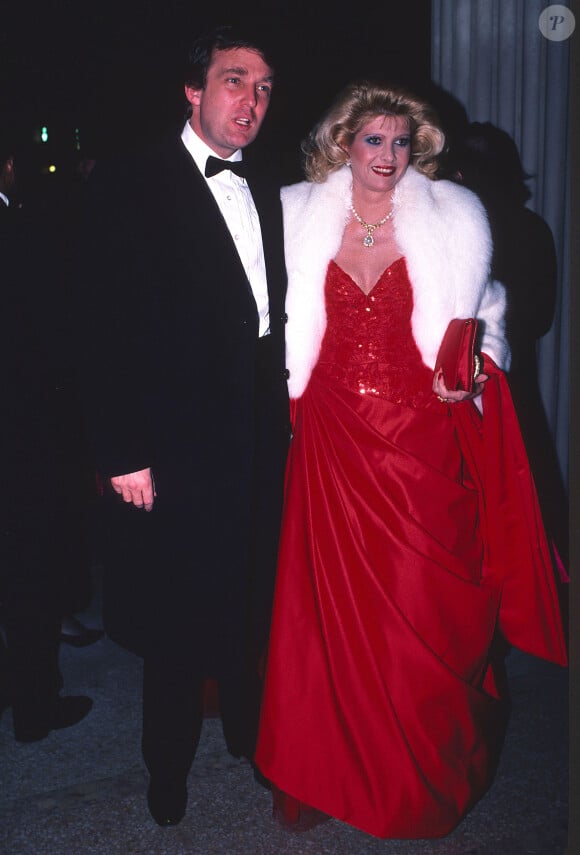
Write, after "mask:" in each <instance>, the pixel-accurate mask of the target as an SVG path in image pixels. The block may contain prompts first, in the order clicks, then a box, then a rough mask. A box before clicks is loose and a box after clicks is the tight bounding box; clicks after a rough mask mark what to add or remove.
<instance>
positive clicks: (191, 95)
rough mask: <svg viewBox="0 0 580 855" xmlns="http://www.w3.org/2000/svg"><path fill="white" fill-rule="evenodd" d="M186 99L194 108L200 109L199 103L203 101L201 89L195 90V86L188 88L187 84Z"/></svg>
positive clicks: (185, 89)
mask: <svg viewBox="0 0 580 855" xmlns="http://www.w3.org/2000/svg"><path fill="white" fill-rule="evenodd" d="M184 91H185V97H186V98H187V100H188V101H189V103H190V104H191V106H192V107H199V102H200V99H201V93H202V90H201V89H195V88H194V87H193V86H188V85H187V84H186V85H185V87H184Z"/></svg>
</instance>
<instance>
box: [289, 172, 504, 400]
mask: <svg viewBox="0 0 580 855" xmlns="http://www.w3.org/2000/svg"><path fill="white" fill-rule="evenodd" d="M351 193H352V178H351V172H350V169H349V168H348V167H346V166H345V167H341V168H340V169H339V170H337V171H336V172H333V173H331V174H330V175H329V177H328V179H327V180H326V181H325V182H324V183H322V184H315V183H310V182H301V183H299V184H294V185H292V186H290V187H285V188H283V190H282V206H283V210H284V240H285V246H286V266H287V270H288V296H287V303H286V305H287V314H288V325H287V330H286V342H287V345H286V346H287V365H288V368H289V371H290V380H289V383H288V385H289V390H290V395H291V397H293V398H296V397H299V396H300V395H301V394H302V393H303V391H304V389H305V388H306V385H307V384H308V380H309V378H310V374H311V372H312V369H313V367H314V365H315V364H316V361H317V359H318V354H319V352H320V345H321V343H322V338H323V336H324V331H325V329H326V312H325V307H324V282H325V278H326V269H327V267H328V263H329V261H330V260H331V259H332V258H334V256H335V255H336V253H337V252H338V249H339V247H340V243H341V240H342V234H343V231H344V227H345V224H346V222H347V220H348V217H349V215H350V212H349V206H350V204H351ZM393 201H394V208H395V217H394V221H393V223H394V227H395V234H396V237H397V242H398V244H399V246H400V248H401V251H402V254H403V255H404V256H405V259H406V262H407V269H408V271H409V277H410V279H411V283H412V287H413V299H414V308H413V314H412V318H411V323H412V330H413V336H414V338H415V341H416V343H417V346H418V348H419V350H420V352H421V355H422V357H423V361H424V362H425V364H426V365H429V366H430V367H433V366H434V364H435V358H436V356H437V350H438V348H439V344H440V342H441V339H442V338H443V334H444V332H445V329H446V328H447V324H448V323H449V321H450V320H451V319H452V318H456V317H480V318H481V319H482V320H483V321H485V323H484V324H483V325H482V326H483V327H484V342H483V345H482V349H484V350H485V352H486V353H488V354H489V355H490V356H491V357H492V358H493V359H494V361H495V362H496V363H497V364H498V365H500V366H503V365H504V364H505V362H506V360H507V345H506V343H505V339H504V336H503V314H504V311H505V297H504V291H503V286H501V285H499V284H498V283H496V284H494V285H492V284H491V283H490V282H489V266H490V261H491V249H492V246H491V237H490V232H489V227H488V223H487V218H486V214H485V211H484V208H483V206H482V205H481V203H480V201H479V200H478V198H477V197H476V196H475V195H474V194H473V193H471V192H470V191H469V190H467V189H466V188H464V187H460V186H459V185H457V184H454V183H453V182H450V181H430V180H429V179H428V178H426V177H425V176H424V175H421V174H419V173H418V172H416V171H415V170H414V169H413V168H412V167H410V168H409V169H408V170H407V172H406V174H405V175H404V177H403V178H402V179H401V181H400V182H399V184H398V185H397V188H396V190H395V194H394V197H393ZM482 312H483V315H484V316H483V317H482Z"/></svg>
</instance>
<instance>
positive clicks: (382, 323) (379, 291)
mask: <svg viewBox="0 0 580 855" xmlns="http://www.w3.org/2000/svg"><path fill="white" fill-rule="evenodd" d="M325 298H326V313H327V327H326V333H325V335H324V339H323V342H322V347H321V352H320V357H319V361H318V364H317V366H316V369H315V371H316V373H317V374H319V375H322V376H324V377H325V378H327V379H328V380H330V381H331V382H335V383H336V382H338V383H340V384H341V385H343V386H346V387H347V388H348V389H350V390H351V391H353V392H357V393H359V394H361V395H374V396H376V397H379V398H386V399H388V400H390V401H392V402H394V403H398V404H404V405H406V406H410V407H425V406H432V405H433V404H434V403H435V402H436V398H435V396H434V395H433V392H432V389H431V386H432V383H433V371H432V370H431V369H430V368H428V367H427V366H426V365H424V364H423V361H422V359H421V354H420V353H419V350H418V348H417V345H416V344H415V341H414V339H413V336H412V333H411V312H412V310H413V292H412V289H411V283H410V281H409V276H408V273H407V265H406V263H405V259H404V258H399V259H397V261H395V262H393V264H391V265H390V267H388V268H387V269H386V270H385V271H384V272H383V274H382V275H381V277H380V278H379V280H378V282H377V283H376V285H375V286H374V288H373V289H372V291H371V292H370V293H369V294H364V293H363V292H362V291H361V289H360V288H359V287H358V285H357V284H356V282H354V281H353V280H352V279H351V277H350V276H349V275H348V274H347V273H345V272H344V270H342V268H340V267H339V266H338V265H337V264H336V262H334V261H331V262H330V263H329V265H328V270H327V274H326V286H325Z"/></svg>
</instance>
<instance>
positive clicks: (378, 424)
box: [256, 83, 566, 838]
mask: <svg viewBox="0 0 580 855" xmlns="http://www.w3.org/2000/svg"><path fill="white" fill-rule="evenodd" d="M443 144H444V138H443V134H442V132H441V130H440V128H439V126H438V124H437V120H436V117H435V116H434V114H433V112H432V111H431V109H430V108H429V107H428V105H426V104H424V103H423V102H421V101H420V100H419V99H417V98H416V97H415V96H413V95H412V94H411V93H408V92H405V91H403V90H399V89H394V88H392V87H385V86H382V85H379V84H370V83H361V84H354V85H352V86H349V87H347V89H346V90H345V91H344V92H343V93H341V95H340V96H339V98H338V99H337V101H336V102H335V104H334V105H333V106H332V107H331V109H330V110H329V111H328V113H327V114H326V115H325V116H324V117H323V119H322V121H321V122H320V123H319V125H318V126H317V128H316V129H315V130H314V131H313V133H312V134H311V136H310V138H309V140H308V142H307V144H306V147H305V151H306V160H305V171H306V175H307V178H308V179H309V180H308V181H306V182H302V183H300V184H297V185H293V186H292V187H288V188H285V190H284V191H283V205H284V219H285V238H286V247H287V250H286V252H287V267H288V275H289V291H288V302H287V310H288V330H287V353H288V368H289V371H290V379H289V387H290V394H291V397H292V400H293V441H292V446H291V452H290V458H289V462H288V469H287V484H286V505H285V514H284V524H283V530H282V540H281V545H280V558H279V569H278V578H277V589H276V597H275V604H274V614H273V626H272V632H271V640H270V647H269V653H268V663H267V672H266V682H265V691H264V699H263V709H262V719H261V727H260V735H259V740H258V749H257V754H256V762H257V765H258V767H259V768H260V770H261V771H262V773H263V774H264V775H266V777H267V778H269V779H270V780H271V782H272V784H273V790H274V794H275V815H277V816H278V817H279V818H281V819H282V820H283V821H286V822H290V821H292V820H295V821H296V822H297V824H298V827H304V826H306V825H308V823H309V822H312V821H314V820H313V816H321V815H329V816H332V817H336V818H338V819H340V820H343V821H344V822H347V823H350V824H351V825H353V826H355V827H357V828H359V829H362V830H363V831H366V832H368V833H370V834H373V835H376V836H378V837H391V838H428V837H438V836H442V835H445V834H448V833H449V832H450V831H451V830H452V829H453V828H454V827H455V826H456V825H457V823H458V822H459V821H460V820H461V819H462V817H463V816H464V815H465V813H466V812H467V811H468V810H469V809H470V808H471V807H472V806H473V804H474V803H475V802H476V801H477V799H479V798H480V797H481V796H482V795H483V793H484V792H485V790H486V789H487V787H488V786H489V785H490V782H491V780H492V777H493V774H494V771H495V768H496V765H497V760H498V755H499V750H500V745H501V740H502V736H503V729H504V725H505V704H504V698H503V694H502V692H503V684H502V670H501V664H502V663H501V656H500V655H499V654H498V652H497V651H498V649H501V645H502V644H505V643H507V644H514V645H517V646H518V647H520V648H521V649H523V650H525V651H527V652H530V653H532V654H534V655H538V656H542V657H544V658H547V659H550V660H552V661H555V662H558V663H560V664H565V662H566V652H565V644H564V638H563V633H562V625H561V620H560V612H559V606H558V598H557V591H556V588H555V583H554V577H553V572H552V567H551V563H550V556H549V553H548V550H547V546H546V540H545V535H544V531H543V527H542V523H541V519H540V517H539V513H538V510H537V501H536V497H535V492H534V487H533V482H532V481H531V477H530V476H529V467H528V466H527V460H526V458H525V452H524V451H523V447H522V445H521V437H520V436H519V431H518V428H517V420H516V419H515V416H514V414H513V407H512V406H511V401H510V400H509V393H507V392H506V385H505V378H504V376H503V372H502V369H505V368H507V367H508V366H509V352H508V347H507V344H506V341H505V337H504V313H505V295H504V289H503V287H502V286H501V284H499V283H496V282H495V283H494V282H491V281H490V279H489V263H490V254H491V242H490V236H489V229H488V225H487V220H486V217H485V214H484V211H483V208H482V206H481V204H480V203H479V201H478V199H477V198H476V197H475V196H474V195H473V194H472V193H471V192H470V191H468V190H466V189H465V188H463V187H459V186H457V185H455V184H453V183H451V182H448V181H437V180H435V174H436V169H437V155H438V154H439V153H440V152H441V150H442V148H443ZM455 317H465V318H467V317H477V318H478V320H479V322H480V323H479V326H480V329H481V330H482V336H481V340H480V342H479V348H480V350H481V352H482V354H483V359H484V372H485V373H482V374H480V375H479V377H478V378H477V381H478V382H477V383H476V384H475V385H476V391H475V392H474V393H471V394H468V393H467V392H462V391H456V390H450V389H447V387H446V385H445V378H444V377H442V376H441V375H434V366H435V359H436V356H437V351H438V347H439V344H440V342H441V339H442V338H443V334H444V332H445V330H446V327H447V325H448V323H449V321H450V320H451V319H452V318H455ZM482 413H483V415H482ZM309 808H313V809H315V813H314V814H313V813H312V812H309V810H308V809H309ZM317 812H321V813H317Z"/></svg>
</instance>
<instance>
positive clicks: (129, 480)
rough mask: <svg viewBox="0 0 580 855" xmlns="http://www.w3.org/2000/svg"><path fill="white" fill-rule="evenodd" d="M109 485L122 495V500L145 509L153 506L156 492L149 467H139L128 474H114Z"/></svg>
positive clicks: (147, 509) (148, 509)
mask: <svg viewBox="0 0 580 855" xmlns="http://www.w3.org/2000/svg"><path fill="white" fill-rule="evenodd" d="M111 485H112V487H113V490H114V491H115V493H118V494H119V496H122V497H123V501H124V502H127V503H128V504H131V503H132V504H133V505H135V507H136V508H144V509H145V510H146V511H150V510H151V508H152V507H153V500H154V498H155V496H156V495H157V493H156V492H155V485H154V483H153V475H152V474H151V469H141V470H139V472H131V473H130V474H129V475H115V476H114V477H113V478H111Z"/></svg>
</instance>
